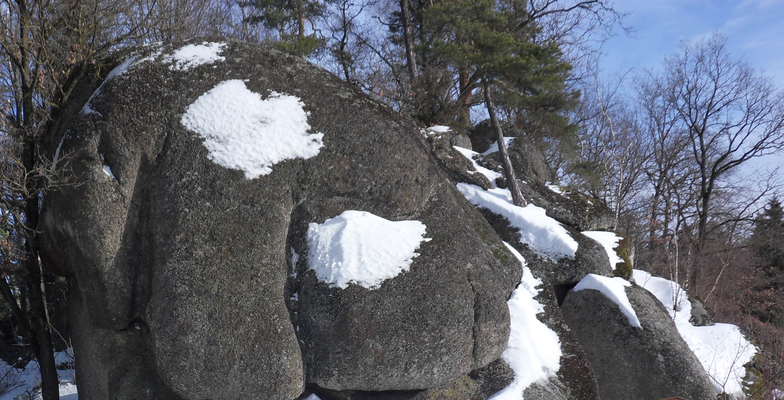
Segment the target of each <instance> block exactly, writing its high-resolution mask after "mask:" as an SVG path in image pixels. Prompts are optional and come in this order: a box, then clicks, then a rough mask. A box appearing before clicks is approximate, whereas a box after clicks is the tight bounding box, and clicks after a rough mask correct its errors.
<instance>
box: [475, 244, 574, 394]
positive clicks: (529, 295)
mask: <svg viewBox="0 0 784 400" xmlns="http://www.w3.org/2000/svg"><path fill="white" fill-rule="evenodd" d="M504 244H505V245H506V247H507V248H508V249H509V251H511V252H512V254H514V255H515V257H517V259H518V260H520V263H521V264H522V266H523V276H522V278H521V279H520V285H518V286H517V289H515V291H514V292H512V297H510V298H509V301H507V305H508V306H509V317H510V332H509V342H508V343H507V346H506V350H504V352H503V353H502V354H501V358H503V359H504V361H506V362H507V364H509V366H510V367H511V368H512V370H513V371H514V380H513V381H512V383H511V384H509V386H507V387H506V388H504V389H503V390H501V391H500V392H498V393H496V394H494V395H493V396H491V397H490V398H489V399H493V400H523V391H524V390H525V389H526V388H527V387H528V386H530V385H531V384H532V383H534V382H536V381H540V380H544V379H547V378H548V377H550V376H552V375H554V374H555V373H556V372H557V371H558V369H559V368H560V366H561V355H562V352H561V341H560V340H559V339H558V335H557V334H556V333H555V332H554V331H552V330H551V329H550V328H548V327H547V325H545V324H543V323H542V322H541V321H539V320H538V319H537V318H536V315H537V314H539V313H542V312H544V307H543V306H542V305H541V304H540V303H539V302H538V301H536V300H535V299H534V297H536V296H537V295H538V294H539V290H537V289H536V287H537V286H539V285H541V284H542V281H541V280H539V279H536V278H534V276H533V275H532V274H531V270H530V269H529V268H528V267H527V266H526V263H525V260H524V259H523V256H522V255H521V254H520V253H519V252H518V251H517V250H515V248H514V247H512V246H510V245H509V244H508V243H506V242H504ZM489 399H488V400H489Z"/></svg>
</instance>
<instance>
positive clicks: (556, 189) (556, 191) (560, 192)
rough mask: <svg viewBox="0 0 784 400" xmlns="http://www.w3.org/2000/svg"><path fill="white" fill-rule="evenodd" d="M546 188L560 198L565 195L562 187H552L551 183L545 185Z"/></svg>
mask: <svg viewBox="0 0 784 400" xmlns="http://www.w3.org/2000/svg"><path fill="white" fill-rule="evenodd" d="M547 188H548V189H550V190H551V191H553V192H555V193H558V194H560V195H561V196H563V195H564V193H565V192H564V190H563V188H562V187H560V186H558V185H553V184H551V183H550V184H547Z"/></svg>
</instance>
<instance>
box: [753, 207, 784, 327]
mask: <svg viewBox="0 0 784 400" xmlns="http://www.w3.org/2000/svg"><path fill="white" fill-rule="evenodd" d="M750 247H751V249H752V252H753V254H754V261H755V265H756V268H757V270H758V272H759V273H760V275H761V276H762V280H763V281H764V282H765V283H764V285H763V286H762V287H759V288H757V291H758V296H757V297H758V298H760V299H762V300H763V301H762V304H760V306H759V307H755V309H754V310H753V313H754V314H755V316H757V318H759V319H760V320H762V321H763V322H771V323H774V324H776V325H778V326H779V327H782V328H784V210H782V207H781V203H780V202H779V200H778V199H775V198H773V199H771V200H769V201H768V205H767V207H766V208H765V209H764V210H763V211H762V213H761V214H760V215H759V216H758V217H757V219H756V220H755V221H754V232H753V234H752V236H751V239H750Z"/></svg>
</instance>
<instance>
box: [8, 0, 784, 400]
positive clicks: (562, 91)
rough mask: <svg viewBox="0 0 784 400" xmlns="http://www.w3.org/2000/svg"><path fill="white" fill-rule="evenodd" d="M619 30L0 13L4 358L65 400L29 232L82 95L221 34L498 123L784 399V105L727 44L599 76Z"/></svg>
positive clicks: (431, 17)
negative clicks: (104, 78) (68, 112)
mask: <svg viewBox="0 0 784 400" xmlns="http://www.w3.org/2000/svg"><path fill="white" fill-rule="evenodd" d="M623 18H624V15H622V14H621V13H619V12H617V11H616V10H615V8H614V6H613V4H612V2H611V1H610V0H588V1H579V0H564V1H557V0H469V1H466V0H423V1H420V0H368V1H361V0H357V1H352V0H255V1H237V0H193V1H186V0H119V1H109V0H67V1H55V0H49V1H47V0H2V1H0V29H2V31H3V33H2V35H0V90H2V91H3V98H2V101H3V105H2V107H1V109H2V114H3V116H2V117H3V118H2V120H0V131H1V132H2V135H0V155H2V160H3V163H2V164H0V174H2V184H3V197H2V199H1V200H0V201H1V202H2V204H0V270H1V271H2V273H3V277H4V279H1V280H0V293H2V299H3V302H2V304H0V319H1V320H2V322H0V339H2V341H3V343H4V345H3V346H2V349H3V350H2V353H3V354H0V355H2V357H3V359H5V360H6V361H7V362H9V363H15V362H21V363H26V362H28V361H29V360H31V359H37V360H38V362H39V363H40V364H41V371H42V386H43V395H44V399H53V398H57V384H56V373H55V371H54V368H55V366H54V358H53V356H52V352H53V350H54V349H55V348H63V347H65V346H67V345H68V344H67V342H68V339H67V337H68V335H67V323H68V321H67V317H66V313H65V310H66V308H65V307H66V299H67V291H68V285H69V281H70V279H71V278H70V277H65V276H61V275H60V274H62V273H63V272H62V271H59V272H58V271H54V270H52V269H51V268H49V267H48V266H47V265H46V263H45V262H44V263H42V262H41V261H40V260H46V255H45V254H43V255H42V254H40V249H39V243H38V238H37V232H38V231H37V227H38V213H39V211H40V210H39V205H40V202H41V199H42V197H43V196H45V194H46V192H47V191H50V190H57V187H58V186H62V185H68V184H70V183H69V182H68V181H67V179H65V178H64V177H61V176H57V175H56V174H55V173H53V172H52V171H53V168H52V160H51V159H50V157H48V156H47V153H46V151H45V150H44V149H45V148H47V146H51V142H52V141H53V140H57V139H56V138H53V135H54V132H56V131H57V130H58V129H59V126H60V125H59V124H60V123H61V122H62V112H63V105H64V104H65V103H66V101H68V99H69V97H70V96H71V93H72V91H73V89H74V87H76V85H77V84H78V83H79V82H80V81H81V80H83V79H85V78H86V77H85V74H87V73H88V72H87V71H89V70H91V68H88V67H89V66H95V65H96V64H99V63H100V62H101V60H103V59H104V58H105V57H106V56H107V55H109V54H110V53H111V52H113V51H116V50H118V49H122V48H126V47H128V46H133V45H139V44H149V43H154V42H160V41H175V40H184V39H188V38H192V37H198V36H205V37H208V36H209V37H217V36H220V37H226V38H232V39H239V40H245V41H250V42H258V43H263V44H265V45H268V46H270V47H274V48H277V49H279V50H282V51H285V52H289V53H292V54H296V55H299V56H302V57H306V58H308V59H309V60H311V61H312V62H314V63H317V64H319V65H321V66H323V67H324V68H326V69H328V70H330V71H331V72H333V73H335V74H336V75H337V76H339V77H341V78H342V79H343V80H345V81H347V82H349V83H351V84H353V85H356V86H357V87H359V88H361V89H362V90H363V91H364V92H366V93H368V94H370V95H372V96H375V97H376V98H378V99H380V100H382V101H384V102H386V103H387V104H389V105H390V106H392V107H393V108H394V109H395V110H397V111H398V112H400V113H401V114H402V115H406V116H410V117H411V118H413V119H414V120H415V121H416V122H417V123H418V124H419V125H420V126H423V127H427V126H432V125H448V126H451V127H452V128H453V129H456V130H464V131H466V132H470V130H471V129H472V127H473V126H475V125H476V124H477V123H479V122H480V121H482V120H484V119H487V118H488V117H490V116H491V115H496V116H497V120H498V121H499V124H498V125H499V127H501V126H502V127H503V130H504V131H505V134H506V136H524V137H526V138H527V140H530V141H531V142H533V143H534V144H535V145H536V146H537V147H538V148H539V149H540V150H541V151H542V152H543V154H544V155H545V158H546V160H547V162H548V165H549V166H550V169H551V181H552V183H553V184H558V185H560V186H562V187H564V188H565V189H567V190H576V191H581V192H583V193H586V194H589V195H591V196H593V197H595V198H597V199H599V200H601V201H602V202H604V203H605V204H606V205H607V206H608V207H609V208H610V209H612V211H613V213H614V215H615V219H616V231H617V232H618V233H619V234H622V235H625V236H627V237H629V238H631V239H632V241H633V243H634V250H635V257H634V259H635V268H637V269H643V270H647V271H649V272H652V273H654V274H655V275H659V276H663V277H666V278H668V279H671V280H673V281H676V282H678V283H680V284H681V285H682V286H683V287H684V288H686V290H687V291H688V292H689V295H690V296H692V297H694V298H696V299H699V300H700V301H702V302H703V303H705V304H706V305H708V306H709V308H710V309H711V310H712V312H713V315H714V319H715V321H717V322H730V323H733V324H736V325H738V326H740V327H741V328H742V329H743V331H744V332H745V333H746V334H747V335H748V337H749V339H751V340H753V341H754V343H755V344H757V345H758V346H760V349H761V351H760V353H759V354H758V357H757V359H756V360H755V363H754V365H753V366H751V367H752V368H751V371H752V372H753V374H754V375H753V376H751V377H750V378H751V383H750V387H749V395H750V396H751V397H753V398H761V399H762V398H770V396H771V391H772V390H773V389H775V388H779V389H781V388H783V387H784V244H782V241H781V238H782V237H784V213H783V212H782V208H781V204H780V202H779V200H778V198H780V197H779V196H780V189H781V187H780V181H779V179H780V176H779V175H778V173H777V172H778V171H776V170H775V169H774V170H767V169H765V168H761V167H759V165H763V164H761V163H760V162H759V160H762V159H764V157H765V156H767V155H771V154H777V153H778V154H780V152H781V151H782V147H784V101H782V100H784V92H782V91H781V88H777V87H775V85H774V84H773V83H772V81H771V80H770V78H768V77H766V76H765V75H763V74H762V73H761V72H759V71H758V70H757V69H756V68H754V66H751V65H748V64H747V63H745V62H744V61H743V60H742V59H741V58H739V57H738V56H737V55H734V54H730V52H729V51H728V50H727V41H728V40H731V38H723V37H721V36H718V35H713V36H711V37H708V38H704V39H702V40H700V41H696V42H692V43H684V44H683V45H682V46H681V48H680V50H679V51H678V52H676V53H675V54H672V55H671V56H669V57H667V58H666V59H665V60H662V65H661V67H660V68H658V69H656V70H652V71H643V72H640V73H637V74H627V75H626V76H623V77H621V78H609V79H608V78H607V77H605V76H604V75H603V74H602V73H601V71H599V68H598V60H599V58H600V57H601V50H600V49H601V44H602V42H603V41H604V40H606V39H607V38H608V37H610V36H611V35H615V34H627V33H628V32H630V30H631V29H633V27H627V26H625V25H624V24H623ZM99 66H100V65H99ZM19 360H21V361H19Z"/></svg>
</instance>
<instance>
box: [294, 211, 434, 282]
mask: <svg viewBox="0 0 784 400" xmlns="http://www.w3.org/2000/svg"><path fill="white" fill-rule="evenodd" d="M425 231H426V227H425V224H423V223H421V222H419V221H389V220H387V219H384V218H381V217H379V216H376V215H373V214H371V213H369V212H364V211H354V210H348V211H344V212H343V213H342V214H340V215H338V216H337V217H334V218H330V219H328V220H326V221H324V223H323V224H317V223H311V224H310V225H309V226H308V233H307V240H308V248H309V251H310V254H309V257H308V265H309V267H310V269H312V270H313V271H315V272H316V277H317V278H318V279H319V280H320V281H322V282H325V283H328V284H329V285H330V286H333V287H338V288H341V289H345V288H347V287H348V284H349V283H355V284H357V285H359V286H362V287H364V288H367V289H377V288H379V287H380V286H381V284H382V283H383V282H384V281H385V280H387V279H391V278H394V277H395V276H397V275H398V274H400V273H402V272H405V271H408V269H409V267H410V266H411V263H413V259H414V258H415V257H417V256H418V255H419V254H418V253H416V250H417V249H418V248H419V246H420V245H421V244H422V242H426V241H429V240H430V239H428V238H425Z"/></svg>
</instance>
